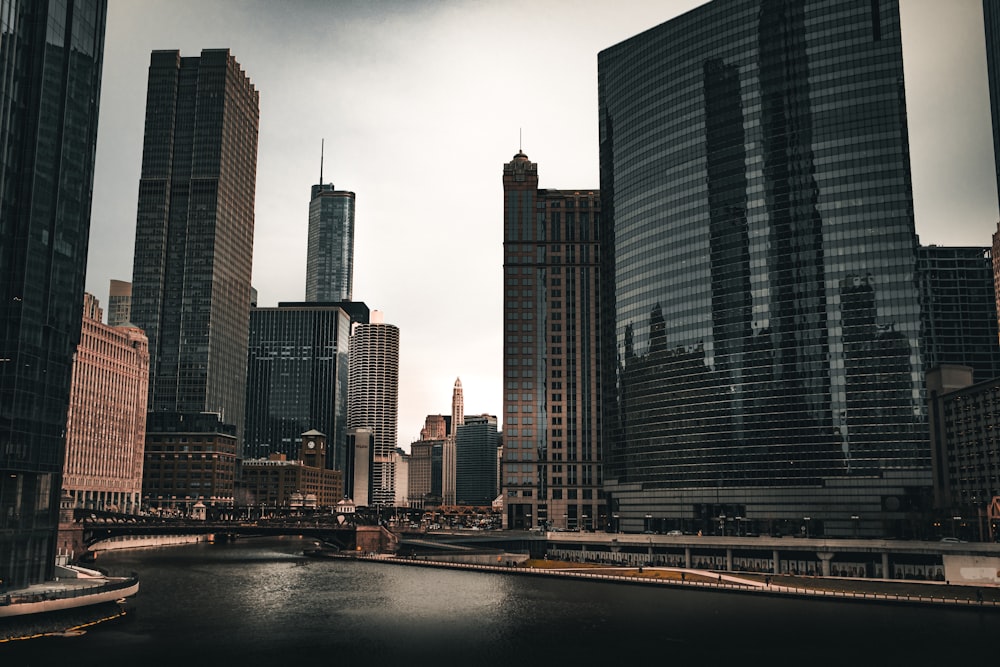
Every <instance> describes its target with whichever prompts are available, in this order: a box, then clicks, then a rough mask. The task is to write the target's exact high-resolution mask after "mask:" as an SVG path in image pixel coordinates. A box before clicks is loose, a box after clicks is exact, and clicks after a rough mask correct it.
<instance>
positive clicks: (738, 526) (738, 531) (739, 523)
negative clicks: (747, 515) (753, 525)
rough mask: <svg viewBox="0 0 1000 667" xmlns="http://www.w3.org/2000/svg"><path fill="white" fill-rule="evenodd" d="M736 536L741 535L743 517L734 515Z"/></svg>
mask: <svg viewBox="0 0 1000 667" xmlns="http://www.w3.org/2000/svg"><path fill="white" fill-rule="evenodd" d="M736 537H743V517H741V516H738V517H736Z"/></svg>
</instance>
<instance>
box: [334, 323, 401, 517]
mask: <svg viewBox="0 0 1000 667" xmlns="http://www.w3.org/2000/svg"><path fill="white" fill-rule="evenodd" d="M348 358H349V361H348V368H349V371H348V384H347V428H348V429H370V430H371V447H370V456H371V471H370V487H369V488H370V489H371V495H370V497H369V502H368V503H367V504H370V505H373V506H379V505H383V506H386V505H392V504H393V502H394V500H395V496H396V489H395V484H396V473H395V469H394V458H393V457H394V456H395V453H396V432H397V428H398V422H399V328H398V327H396V326H394V325H392V324H385V322H384V321H383V317H382V313H381V312H379V311H377V310H376V311H372V313H371V321H370V323H369V324H356V325H354V331H353V333H352V334H351V339H350V346H349V353H348ZM357 469H358V470H360V466H358V467H357ZM355 484H357V479H355ZM354 500H355V502H357V503H358V504H359V505H360V504H362V503H361V501H360V500H359V499H358V497H357V495H355V498H354Z"/></svg>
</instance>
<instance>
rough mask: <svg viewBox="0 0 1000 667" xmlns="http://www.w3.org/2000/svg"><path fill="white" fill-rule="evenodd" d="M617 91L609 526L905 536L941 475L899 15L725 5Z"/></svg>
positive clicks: (621, 51)
mask: <svg viewBox="0 0 1000 667" xmlns="http://www.w3.org/2000/svg"><path fill="white" fill-rule="evenodd" d="M598 79H599V107H600V108H599V121H600V141H601V146H600V155H601V193H602V199H603V211H604V215H603V218H602V220H603V225H602V239H601V242H602V248H603V253H604V254H603V256H604V262H605V264H604V267H603V268H602V276H603V278H604V283H603V286H602V296H603V299H604V301H603V303H605V304H613V307H612V306H611V305H606V306H605V307H604V308H603V309H602V313H603V315H604V318H603V325H602V327H603V328H602V336H603V343H602V357H603V361H602V364H603V366H602V377H603V378H604V380H605V381H604V383H603V384H602V399H603V405H604V408H605V410H604V415H603V427H604V428H603V445H604V452H605V456H604V466H605V490H606V491H607V492H608V493H609V495H610V504H611V508H610V509H611V511H612V512H613V513H615V514H619V515H620V517H621V522H622V524H621V525H622V526H623V527H625V528H626V529H628V527H632V528H641V527H642V526H646V527H647V528H650V527H651V528H652V529H655V530H659V529H673V528H683V529H687V530H701V531H703V532H720V531H721V532H726V531H727V530H728V529H729V528H728V526H729V525H730V524H729V523H728V522H730V521H732V520H733V519H734V518H737V517H738V518H739V520H740V523H741V525H742V526H745V527H746V526H749V528H748V529H750V530H760V531H769V532H783V531H795V532H799V531H800V530H802V531H805V530H806V527H805V526H803V525H801V524H802V519H803V517H804V516H809V521H810V522H811V532H812V534H819V533H821V532H823V533H826V534H852V533H856V532H858V530H859V528H860V531H861V532H863V533H869V532H883V531H889V532H905V531H906V530H907V528H906V519H907V517H908V516H909V513H910V512H912V511H915V510H917V509H919V508H920V507H921V506H922V504H923V503H924V502H925V501H926V499H927V497H928V494H929V484H930V476H929V474H928V471H929V451H928V444H927V434H926V407H925V402H924V380H923V370H924V367H923V363H922V361H921V350H920V325H921V321H920V307H919V299H918V290H917V281H916V275H915V271H916V251H917V240H916V236H915V233H914V223H913V205H912V195H911V189H910V171H909V157H908V141H907V128H906V107H905V100H904V86H903V65H902V48H901V42H900V25H899V13H898V6H897V4H896V2H895V1H894V0H874V1H872V2H864V3H859V2H847V1H841V2H790V1H785V0H736V1H732V2H711V3H708V4H706V5H703V6H701V7H699V8H697V9H695V10H692V11H690V12H688V13H686V14H684V15H682V16H680V17H678V18H676V19H674V20H671V21H669V22H667V23H664V24H662V25H660V26H657V27H654V28H652V29H650V30H648V31H646V32H644V33H641V34H639V35H637V36H635V37H633V38H631V39H629V40H626V41H624V42H622V43H620V44H617V45H615V46H612V47H610V48H608V49H606V50H604V51H602V52H601V53H600V54H599V57H598ZM748 522H749V523H748ZM859 524H860V526H859Z"/></svg>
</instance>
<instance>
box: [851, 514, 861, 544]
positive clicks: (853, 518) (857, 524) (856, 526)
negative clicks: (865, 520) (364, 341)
mask: <svg viewBox="0 0 1000 667" xmlns="http://www.w3.org/2000/svg"><path fill="white" fill-rule="evenodd" d="M851 521H853V522H854V539H858V533H859V531H860V528H861V517H860V516H858V515H857V514H852V515H851Z"/></svg>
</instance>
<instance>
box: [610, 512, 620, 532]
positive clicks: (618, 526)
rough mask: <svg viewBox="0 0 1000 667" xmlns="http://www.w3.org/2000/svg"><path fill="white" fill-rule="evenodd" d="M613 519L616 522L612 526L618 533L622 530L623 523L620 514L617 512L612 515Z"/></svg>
mask: <svg viewBox="0 0 1000 667" xmlns="http://www.w3.org/2000/svg"><path fill="white" fill-rule="evenodd" d="M611 520H612V523H613V524H614V525H613V526H611V528H612V530H614V531H615V532H616V533H620V532H622V524H621V521H619V516H618V514H617V513H615V514H612V515H611Z"/></svg>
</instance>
